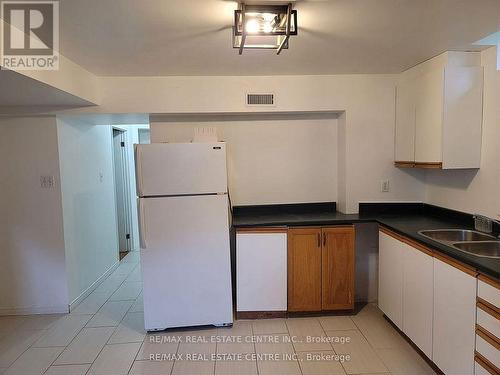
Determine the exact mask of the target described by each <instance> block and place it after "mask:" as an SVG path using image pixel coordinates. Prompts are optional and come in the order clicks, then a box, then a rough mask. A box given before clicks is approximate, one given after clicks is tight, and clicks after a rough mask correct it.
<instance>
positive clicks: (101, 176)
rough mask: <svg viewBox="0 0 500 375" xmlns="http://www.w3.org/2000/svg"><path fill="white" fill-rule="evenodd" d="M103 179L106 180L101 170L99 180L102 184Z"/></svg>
mask: <svg viewBox="0 0 500 375" xmlns="http://www.w3.org/2000/svg"><path fill="white" fill-rule="evenodd" d="M103 181H104V173H102V172H99V182H100V183H101V184H102V182H103Z"/></svg>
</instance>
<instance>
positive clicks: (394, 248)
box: [378, 232, 404, 330]
mask: <svg viewBox="0 0 500 375" xmlns="http://www.w3.org/2000/svg"><path fill="white" fill-rule="evenodd" d="M402 245H404V244H403V243H402V242H401V241H398V240H397V239H395V238H394V237H391V236H389V235H388V234H386V233H384V232H379V261H378V262H379V272H378V306H379V308H380V310H382V311H383V312H384V314H385V315H386V316H387V317H388V318H389V319H390V320H391V321H392V322H393V323H394V324H395V325H396V326H397V327H398V328H399V329H401V330H402V329H403V246H402Z"/></svg>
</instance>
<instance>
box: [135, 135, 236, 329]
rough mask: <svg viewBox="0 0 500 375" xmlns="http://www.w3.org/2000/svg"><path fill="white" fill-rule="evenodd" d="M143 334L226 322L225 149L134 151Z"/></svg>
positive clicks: (166, 146) (153, 147)
mask: <svg viewBox="0 0 500 375" xmlns="http://www.w3.org/2000/svg"><path fill="white" fill-rule="evenodd" d="M135 157H136V173H137V195H138V196H139V232H140V242H141V267H142V277H143V283H144V285H143V295H144V322H145V329H146V330H147V331H159V330H164V329H167V328H173V327H188V326H199V325H215V326H225V325H230V324H232V322H233V304H232V292H231V290H232V288H231V262H230V250H229V203H228V202H229V200H228V194H227V171H226V146H225V144H224V143H222V142H218V143H156V144H155V143H153V144H148V145H137V146H136V156H135Z"/></svg>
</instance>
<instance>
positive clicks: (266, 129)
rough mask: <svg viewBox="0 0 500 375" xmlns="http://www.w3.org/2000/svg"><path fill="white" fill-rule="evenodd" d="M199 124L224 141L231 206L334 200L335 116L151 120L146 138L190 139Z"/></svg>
mask: <svg viewBox="0 0 500 375" xmlns="http://www.w3.org/2000/svg"><path fill="white" fill-rule="evenodd" d="M200 126H214V127H216V129H217V132H218V137H219V140H224V141H226V142H227V150H228V175H229V188H230V194H231V200H232V203H233V205H253V204H273V203H302V202H328V201H335V200H336V198H337V147H336V145H337V120H336V119H333V118H330V119H314V120H313V119H302V120H291V119H290V120H262V121H259V120H254V121H222V122H213V121H212V122H195V123H192V122H183V123H172V122H151V140H152V142H190V141H191V139H192V137H193V134H194V129H195V128H196V127H200Z"/></svg>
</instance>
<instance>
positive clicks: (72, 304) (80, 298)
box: [69, 261, 120, 311]
mask: <svg viewBox="0 0 500 375" xmlns="http://www.w3.org/2000/svg"><path fill="white" fill-rule="evenodd" d="M119 264H120V261H116V262H115V263H114V264H113V265H112V266H111V267H109V268H108V269H107V270H106V272H104V273H103V274H102V275H101V277H99V278H98V279H97V280H96V281H94V282H93V283H92V284H91V285H90V286H89V287H88V288H87V289H85V290H84V291H83V292H82V293H81V294H80V295H79V296H78V297H76V298H75V299H74V300H73V301H72V302H70V304H69V311H72V310H73V309H74V308H75V307H76V306H77V305H78V304H79V303H80V302H82V301H83V300H84V299H85V298H87V297H88V295H89V294H90V293H92V292H93V291H94V290H95V289H96V288H97V287H98V286H99V285H101V283H102V282H103V281H104V280H105V279H106V278H107V277H108V276H109V275H111V274H112V273H113V271H114V270H115V269H116V268H117V267H118V265H119Z"/></svg>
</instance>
